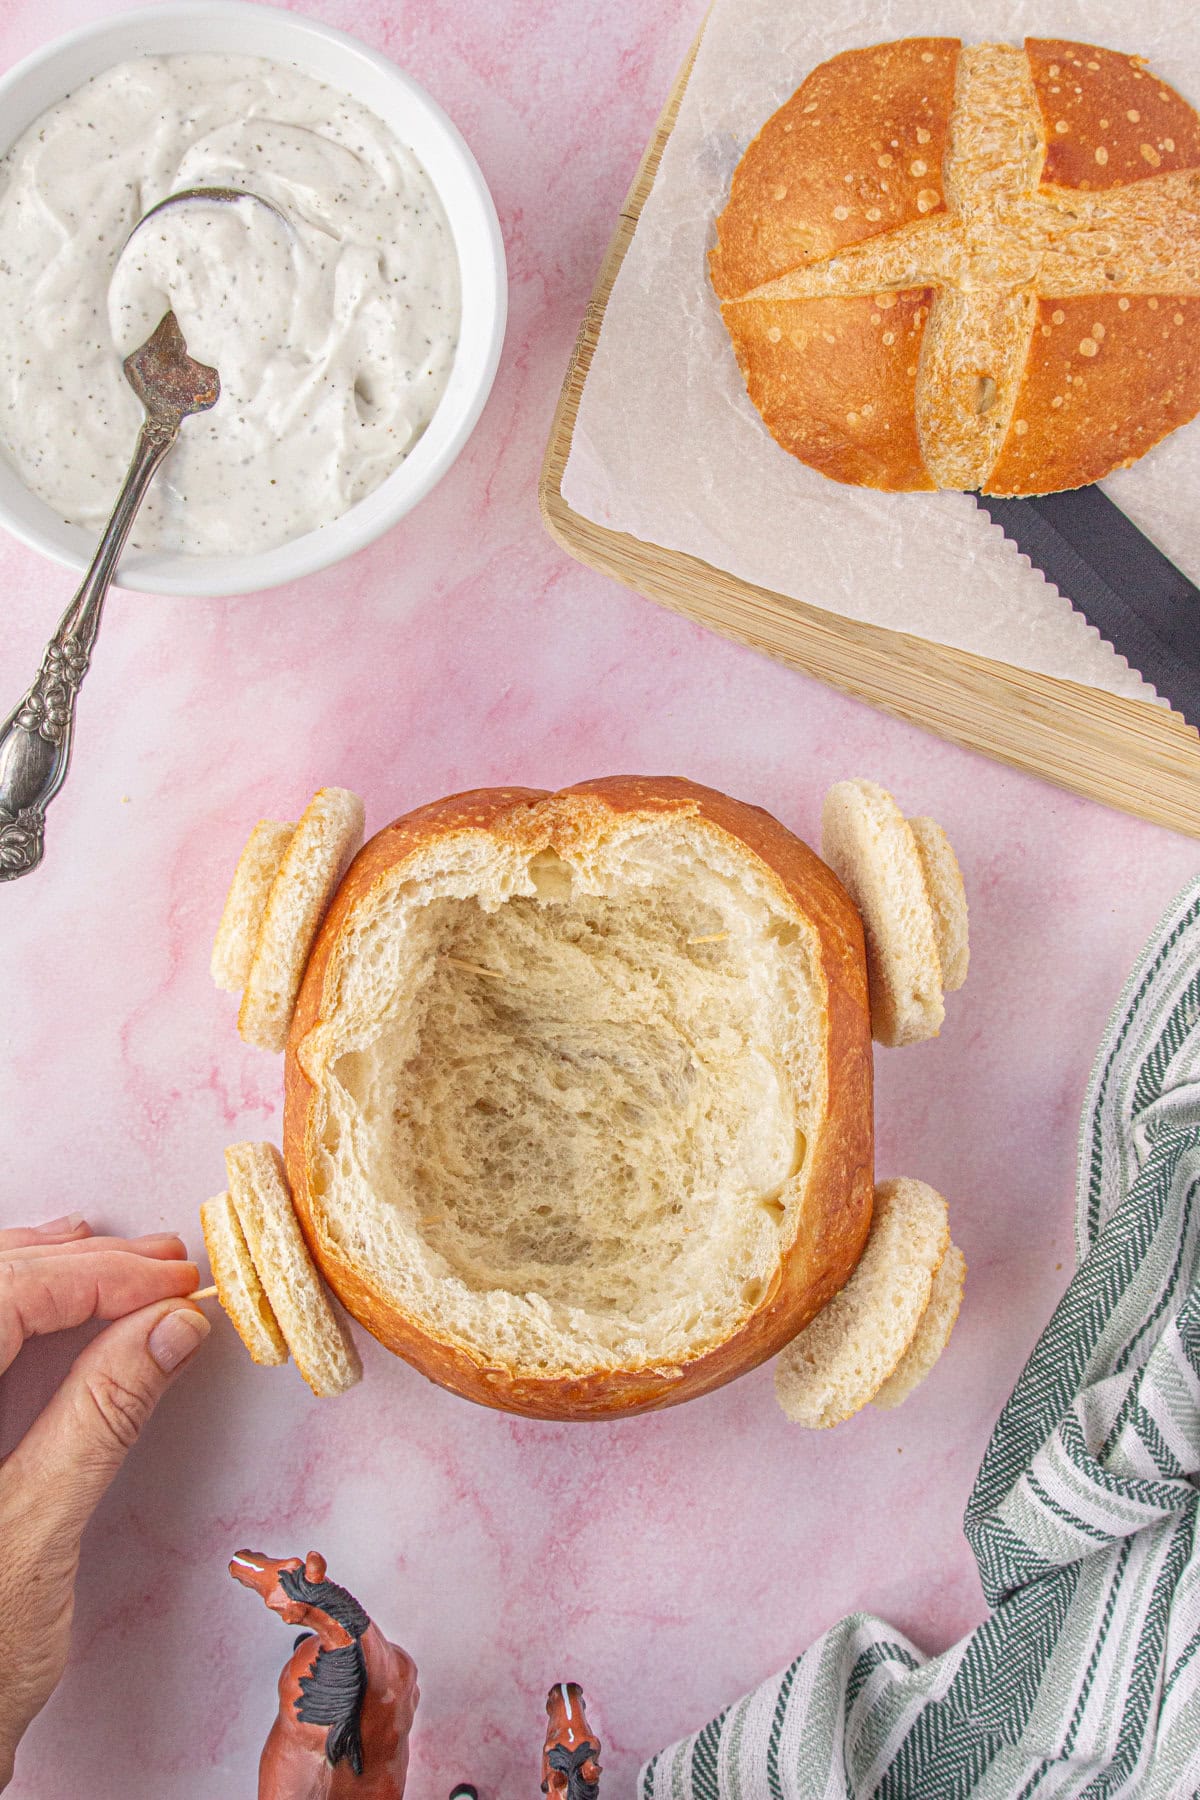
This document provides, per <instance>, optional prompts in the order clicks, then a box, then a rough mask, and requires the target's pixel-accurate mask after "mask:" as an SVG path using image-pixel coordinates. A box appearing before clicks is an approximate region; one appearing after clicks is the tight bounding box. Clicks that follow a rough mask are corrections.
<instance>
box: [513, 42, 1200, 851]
mask: <svg viewBox="0 0 1200 1800" xmlns="http://www.w3.org/2000/svg"><path fill="white" fill-rule="evenodd" d="M698 46H699V39H697V41H696V44H694V45H693V46H692V49H691V51H690V53H689V55H688V58H687V60H686V62H685V63H684V65H683V68H682V69H681V70H680V72H679V75H678V77H677V79H676V82H675V85H674V87H673V88H672V90H671V95H670V98H669V99H668V101H667V104H666V107H665V108H664V110H663V113H662V116H661V118H660V119H659V121H658V125H657V127H656V129H655V132H654V136H653V137H652V138H651V140H650V143H649V145H648V146H647V149H646V153H645V155H644V156H643V158H642V162H641V166H640V167H639V169H638V172H637V174H636V176H635V177H634V181H633V185H632V187H631V188H630V190H629V193H628V194H627V195H626V197H625V204H624V205H623V207H622V208H621V213H620V216H619V218H618V220H617V228H616V230H615V232H614V233H613V237H612V241H611V242H610V244H609V246H608V251H607V254H606V255H605V258H604V262H603V265H602V267H601V270H600V275H599V278H598V280H597V282H596V286H595V289H594V290H593V293H592V297H591V300H590V301H589V303H588V308H587V312H586V313H585V314H584V319H583V324H582V325H581V327H580V330H579V338H578V341H577V343H576V345H575V351H574V354H573V356H572V357H571V362H570V365H569V367H568V369H567V376H566V380H565V381H564V383H563V390H562V394H561V396H560V398H559V402H558V408H557V410H556V412H555V415H554V424H553V427H552V429H551V433H550V442H549V445H548V446H547V449H546V458H545V462H544V464H543V467H542V477H541V483H540V488H539V494H540V499H541V507H542V516H543V518H544V519H545V521H546V525H547V527H548V529H549V531H550V533H551V535H552V536H553V537H554V538H556V539H557V540H558V542H559V543H560V544H561V545H562V546H563V548H564V549H566V550H569V551H570V553H571V555H572V556H575V557H578V558H579V560H580V562H584V563H588V564H590V565H591V567H592V568H595V569H600V570H602V571H603V573H604V574H606V575H611V576H613V577H615V579H616V580H617V581H622V582H624V583H625V584H626V586H627V587H632V588H636V589H637V590H638V592H639V593H642V594H646V595H648V596H649V598H650V599H652V600H659V601H661V602H662V603H663V605H665V606H669V607H672V608H673V609H674V610H675V611H676V612H681V613H686V614H687V615H688V616H689V617H690V618H693V619H698V620H699V621H700V622H701V624H703V625H709V626H711V627H712V628H713V630H715V631H720V632H723V633H724V634H725V635H726V636H727V637H733V638H738V639H740V640H741V641H742V642H743V643H747V644H751V645H753V646H754V648H755V649H758V650H765V651H766V652H767V653H768V655H770V656H775V657H778V658H780V659H781V660H782V661H783V662H788V663H791V664H793V665H794V666H795V667H796V668H798V669H803V670H804V671H805V673H806V674H809V675H815V676H816V677H817V678H818V679H819V680H821V681H826V682H829V683H831V684H832V685H833V686H834V687H839V688H842V689H844V691H845V692H846V693H848V694H854V695H855V696H856V697H857V698H859V699H860V700H867V701H869V702H870V703H871V705H872V706H879V707H882V708H883V709H884V710H885V711H886V712H891V713H896V714H898V715H899V716H900V717H901V718H904V719H911V720H912V722H913V723H914V724H915V725H922V726H924V727H925V728H926V730H928V731H934V732H937V733H938V734H939V735H940V736H942V737H947V738H951V739H952V740H953V741H954V742H955V743H958V744H964V745H966V746H967V748H969V749H972V750H981V751H982V752H983V753H984V755H985V756H993V757H996V758H998V759H999V761H1001V762H1006V763H1011V764H1012V765H1013V766H1014V767H1015V768H1018V769H1027V770H1029V771H1030V772H1031V773H1032V774H1034V775H1040V776H1042V777H1043V778H1044V779H1045V780H1047V781H1052V782H1055V783H1056V784H1057V785H1058V786H1060V787H1065V788H1070V789H1072V790H1073V791H1074V792H1075V793H1078V794H1085V795H1087V796H1088V798H1089V799H1092V800H1099V801H1101V802H1103V803H1104V804H1105V805H1107V806H1116V807H1120V808H1121V809H1122V810H1123V811H1125V812H1130V813H1137V814H1138V815H1140V817H1142V818H1144V819H1151V820H1153V822H1154V823H1155V824H1158V825H1168V826H1171V827H1173V828H1174V829H1175V830H1176V831H1184V832H1190V833H1191V834H1192V835H1193V836H1195V837H1200V735H1198V734H1197V733H1196V732H1195V731H1193V730H1191V729H1190V727H1189V726H1187V725H1186V724H1185V723H1184V721H1183V720H1182V718H1180V716H1179V715H1178V714H1177V713H1174V712H1169V711H1167V709H1166V708H1165V707H1160V706H1154V705H1148V704H1146V703H1144V702H1142V701H1137V700H1128V699H1125V698H1123V697H1121V696H1118V695H1114V694H1105V693H1101V692H1100V691H1099V690H1098V689H1095V688H1088V687H1081V686H1079V685H1078V684H1077V683H1075V682H1072V681H1059V680H1056V679H1054V678H1053V677H1051V676H1048V675H1036V674H1032V673H1030V672H1028V671H1026V670H1024V669H1018V668H1014V667H1013V666H1012V665H1011V664H1009V663H999V662H992V661H990V660H989V659H988V658H987V657H983V656H975V655H972V654H971V653H970V652H968V651H965V650H952V649H949V648H947V647H945V646H944V645H941V644H931V643H929V642H928V641H927V640H926V639H925V638H918V637H911V636H909V635H907V634H906V633H903V632H897V631H886V630H884V629H882V628H881V627H880V626H877V625H864V624H860V623H859V622H858V621H856V620H852V619H843V618H841V617H840V616H839V615H837V614H836V613H829V612H824V611H822V610H821V608H820V607H816V606H810V605H808V604H807V603H806V602H804V601H802V600H793V599H791V598H790V597H789V596H788V595H786V594H779V593H775V592H774V591H773V590H772V589H770V588H762V587H755V586H754V585H753V584H752V583H750V582H747V581H741V580H739V579H738V578H737V577H736V576H734V575H730V574H728V573H726V572H725V571H724V570H722V569H716V568H713V567H712V565H711V564H710V563H706V562H702V561H701V560H700V559H699V558H698V557H694V556H685V555H682V554H681V553H680V552H679V551H675V550H667V549H664V548H663V547H662V546H661V545H658V544H649V543H643V542H641V541H640V540H639V539H638V538H634V537H630V536H629V535H628V534H627V533H625V532H621V531H610V530H608V529H607V528H606V527H605V526H603V525H595V524H593V523H592V521H591V520H590V519H585V518H583V517H582V516H581V514H579V513H576V512H573V511H572V510H571V508H570V507H569V506H568V505H567V503H566V501H565V500H564V499H563V496H562V477H563V470H564V469H565V467H566V463H567V457H568V455H569V454H570V449H571V435H572V433H573V431H574V429H575V420H576V416H577V413H578V410H579V397H580V395H581V393H582V392H583V384H584V382H585V381H586V379H587V373H588V369H589V368H590V366H591V361H592V355H593V353H594V351H595V348H596V342H597V339H598V338H599V335H600V326H601V323H602V321H603V319H604V309H605V306H606V305H607V304H608V297H609V294H610V293H611V292H612V285H613V282H614V281H615V280H616V276H617V270H618V269H619V268H620V266H621V262H622V259H623V258H624V255H625V252H626V250H627V249H628V248H629V245H630V243H631V241H632V239H633V234H634V232H635V231H636V229H637V223H638V218H639V216H640V214H641V210H642V207H643V205H644V204H645V201H646V196H647V195H648V194H649V192H650V189H651V186H652V185H653V182H654V177H655V175H656V173H657V171H658V165H659V161H660V160H661V157H662V153H663V149H664V147H665V145H666V142H667V139H668V138H669V137H670V135H671V130H672V127H673V125H674V123H675V118H676V114H677V113H678V111H679V103H680V101H681V99H682V98H683V92H684V89H685V87H686V86H687V81H688V76H689V74H690V73H691V68H692V63H693V61H694V60H695V56H696V50H697V48H698ZM1015 554H1016V552H1015V551H1014V555H1015Z"/></svg>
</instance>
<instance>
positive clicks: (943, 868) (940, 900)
mask: <svg viewBox="0 0 1200 1800" xmlns="http://www.w3.org/2000/svg"><path fill="white" fill-rule="evenodd" d="M908 825H909V830H910V831H911V832H912V834H913V836H914V838H915V839H916V840H917V853H918V855H919V856H920V858H921V868H922V870H923V872H924V875H925V891H926V892H927V893H928V895H929V904H930V905H931V906H932V908H933V935H934V938H935V940H936V942H937V951H938V961H939V962H940V963H941V965H942V986H943V987H944V988H945V990H946V992H947V993H948V994H952V993H955V992H956V991H957V990H958V989H959V988H960V987H961V986H962V984H963V982H964V981H965V980H966V979H967V965H968V963H969V962H970V959H971V947H970V942H969V939H968V931H967V890H966V888H965V887H964V886H963V878H962V870H961V869H960V868H959V866H958V858H957V857H956V856H955V854H954V852H953V850H952V849H951V848H950V839H949V838H948V837H947V836H946V834H945V832H944V831H943V830H942V828H941V826H940V825H939V824H938V823H937V821H936V820H935V819H910V820H909V821H908Z"/></svg>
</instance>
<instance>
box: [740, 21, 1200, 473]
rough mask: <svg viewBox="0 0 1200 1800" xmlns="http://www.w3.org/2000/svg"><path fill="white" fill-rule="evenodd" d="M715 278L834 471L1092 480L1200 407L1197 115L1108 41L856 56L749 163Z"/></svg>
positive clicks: (798, 100)
mask: <svg viewBox="0 0 1200 1800" xmlns="http://www.w3.org/2000/svg"><path fill="white" fill-rule="evenodd" d="M711 274H712V281H713V285H714V287H715V289H716V292H717V295H718V297H719V298H720V300H721V301H722V303H723V304H722V308H721V310H722V314H723V317H724V320H725V323H726V326H727V327H728V330H729V334H730V336H731V338H732V340H733V345H734V349H735V351H736V353H737V359H738V362H739V364H740V366H741V369H742V373H743V375H744V376H745V380H746V385H747V388H748V390H749V393H750V398H751V399H752V400H753V402H754V404H755V406H756V407H757V408H758V410H759V412H760V413H761V414H762V416H763V419H764V421H765V423H766V425H767V428H768V430H769V431H770V432H771V434H772V436H773V437H775V438H776V439H777V440H778V442H779V443H780V444H781V445H782V446H783V448H784V449H785V450H789V451H791V453H792V454H793V455H794V456H797V457H799V458H800V460H801V461H802V462H806V463H809V464H811V465H812V467H813V468H815V469H819V470H820V471H821V472H822V474H825V475H829V476H832V477H833V479H834V480H836V481H845V482H854V483H858V484H860V485H862V486H865V487H875V488H890V489H915V488H966V489H971V488H981V489H983V490H984V491H985V492H986V493H990V494H1039V493H1048V492H1052V491H1054V490H1057V489H1060V488H1069V487H1079V486H1081V485H1082V484H1084V483H1085V482H1091V481H1097V480H1099V479H1100V478H1101V477H1102V476H1104V475H1107V474H1109V473H1110V472H1111V471H1112V470H1113V469H1118V468H1124V467H1126V466H1127V465H1128V464H1129V463H1131V462H1134V461H1135V460H1136V459H1137V458H1138V457H1139V456H1141V455H1142V454H1143V453H1144V452H1145V451H1146V450H1148V449H1149V448H1150V447H1151V445H1152V444H1155V443H1157V442H1158V440H1159V439H1160V438H1162V437H1165V436H1166V434H1167V433H1168V432H1170V431H1173V430H1174V429H1175V427H1176V426H1177V425H1180V424H1182V423H1183V422H1184V421H1185V420H1187V419H1190V418H1191V417H1192V416H1193V414H1195V412H1196V411H1197V409H1200V118H1198V117H1197V115H1196V113H1195V111H1194V110H1193V109H1192V107H1191V106H1190V105H1189V104H1188V102H1187V101H1186V100H1184V99H1183V98H1182V97H1181V96H1180V95H1179V94H1177V93H1175V92H1174V91H1173V90H1172V89H1171V88H1169V87H1167V86H1166V85H1165V83H1163V82H1162V81H1160V80H1159V79H1158V77H1157V76H1155V75H1153V74H1152V73H1151V71H1150V70H1149V69H1148V68H1146V66H1145V63H1144V60H1143V59H1142V58H1140V57H1136V56H1126V55H1121V54H1119V53H1117V52H1116V51H1112V50H1100V49H1096V48H1095V47H1093V46H1092V45H1089V44H1076V43H1069V42H1065V41H1060V40H1058V39H1048V38H1028V39H1026V41H1025V45H1024V48H1023V49H1017V48H1015V47H1013V46H1011V45H1007V44H971V45H968V46H966V47H964V46H963V45H962V44H961V43H960V42H959V40H958V39H957V38H907V39H903V40H900V41H897V42H894V43H888V44H877V45H875V46H873V47H872V48H870V49H863V50H848V51H846V52H845V53H844V54H843V55H841V56H835V57H833V58H832V59H831V60H830V61H829V62H826V63H822V64H821V66H820V67H819V68H817V69H814V70H813V72H812V74H811V75H809V77H808V78H807V80H806V81H805V82H804V83H803V85H802V86H801V87H800V88H799V89H798V90H797V91H796V93H795V94H793V95H792V97H791V99H790V100H788V101H787V102H786V103H785V104H784V105H783V106H782V107H781V108H780V109H779V111H778V112H777V113H776V114H775V115H774V116H773V117H772V118H771V119H769V120H768V121H767V123H766V125H764V127H763V129H762V130H761V131H760V133H759V135H758V136H757V138H755V140H754V142H753V143H752V144H751V145H750V147H749V149H748V150H747V151H746V153H745V155H744V157H743V158H742V160H741V162H740V164H739V165H738V168H737V170H736V172H735V174H734V177H733V185H732V189H731V193H730V197H729V202H728V205H727V206H726V208H725V210H724V212H723V214H722V216H721V218H720V220H719V222H718V226H717V244H716V247H715V249H714V250H713V252H712V255H711Z"/></svg>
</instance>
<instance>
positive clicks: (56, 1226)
mask: <svg viewBox="0 0 1200 1800" xmlns="http://www.w3.org/2000/svg"><path fill="white" fill-rule="evenodd" d="M82 1224H83V1214H82V1213H67V1214H66V1215H65V1216H64V1217H63V1218H61V1219H51V1220H50V1222H49V1224H48V1225H35V1226H34V1227H33V1229H34V1230H35V1231H36V1232H37V1234H38V1236H39V1237H65V1236H66V1235H67V1233H68V1232H69V1231H78V1230H79V1227H80V1226H81V1225H82Z"/></svg>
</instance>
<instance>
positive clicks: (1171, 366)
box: [988, 294, 1200, 494]
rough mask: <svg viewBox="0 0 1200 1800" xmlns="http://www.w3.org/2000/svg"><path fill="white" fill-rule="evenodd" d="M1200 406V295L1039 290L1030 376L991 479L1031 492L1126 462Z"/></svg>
mask: <svg viewBox="0 0 1200 1800" xmlns="http://www.w3.org/2000/svg"><path fill="white" fill-rule="evenodd" d="M1197 407H1200V299H1188V298H1186V297H1185V296H1182V295H1177V296H1171V295H1166V296H1164V297H1163V298H1162V299H1161V300H1160V299H1159V298H1158V296H1157V295H1155V294H1149V295H1141V294H1121V295H1116V294H1099V295H1088V296H1085V297H1084V298H1083V299H1062V300H1039V302H1038V317H1037V328H1036V330H1035V332H1034V337H1033V344H1032V347H1031V350H1030V354H1029V361H1028V362H1027V363H1026V365H1025V379H1024V381H1023V382H1022V384H1021V391H1020V393H1019V395H1018V397H1017V404H1016V408H1015V410H1014V413H1013V420H1012V424H1011V425H1010V426H1009V429H1008V435H1007V437H1006V438H1005V440H1004V445H1003V448H1002V449H1001V452H1000V456H999V458H998V460H997V462H996V465H995V467H994V468H993V470H992V473H991V477H990V479H989V481H988V492H989V493H992V494H1028V493H1033V492H1035V491H1048V490H1054V489H1058V488H1066V487H1081V486H1082V485H1083V484H1084V483H1085V482H1089V481H1099V480H1100V478H1101V477H1102V476H1104V475H1108V474H1110V473H1111V472H1112V470H1113V469H1121V468H1125V467H1126V466H1127V465H1128V464H1129V463H1132V462H1136V461H1137V458H1138V457H1139V456H1141V455H1143V453H1144V452H1145V451H1147V450H1149V449H1150V447H1151V445H1152V444H1156V443H1158V441H1159V440H1160V438H1164V437H1165V436H1166V435H1167V433H1168V432H1170V431H1174V430H1175V427H1176V426H1177V425H1184V424H1186V423H1187V421H1188V420H1189V419H1190V418H1191V417H1192V416H1193V414H1194V413H1195V412H1196V410H1197Z"/></svg>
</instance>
